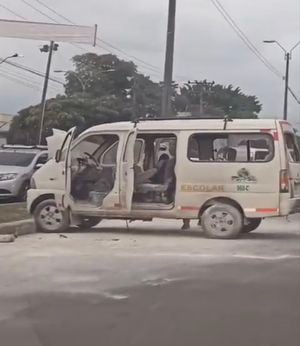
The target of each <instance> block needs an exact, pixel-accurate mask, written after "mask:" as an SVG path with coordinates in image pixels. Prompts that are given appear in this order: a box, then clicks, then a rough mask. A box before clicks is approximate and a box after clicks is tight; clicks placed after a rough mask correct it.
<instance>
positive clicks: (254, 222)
mask: <svg viewBox="0 0 300 346" xmlns="http://www.w3.org/2000/svg"><path fill="white" fill-rule="evenodd" d="M261 222H262V219H261V218H253V219H247V224H246V225H244V226H243V229H242V232H243V233H249V232H252V231H254V230H255V229H257V228H258V227H259V225H260V224H261Z"/></svg>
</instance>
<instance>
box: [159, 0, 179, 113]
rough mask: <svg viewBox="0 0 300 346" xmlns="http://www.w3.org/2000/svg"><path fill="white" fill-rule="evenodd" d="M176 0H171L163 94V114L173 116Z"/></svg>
mask: <svg viewBox="0 0 300 346" xmlns="http://www.w3.org/2000/svg"><path fill="white" fill-rule="evenodd" d="M175 21H176V0H169V15H168V32H167V48H166V59H165V73H164V84H163V95H162V107H161V116H162V117H170V116H171V97H172V81H173V62H174V44H175Z"/></svg>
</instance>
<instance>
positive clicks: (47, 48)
mask: <svg viewBox="0 0 300 346" xmlns="http://www.w3.org/2000/svg"><path fill="white" fill-rule="evenodd" d="M57 47H58V45H57V44H55V43H54V41H50V46H47V45H45V46H43V48H42V49H40V51H41V52H46V53H48V61H47V67H46V75H45V80H44V87H43V93H42V101H41V105H42V114H41V122H40V129H39V139H38V144H39V145H41V144H42V139H43V130H44V120H45V111H46V99H47V90H48V82H49V75H50V67H51V61H52V55H53V50H54V49H55V50H57Z"/></svg>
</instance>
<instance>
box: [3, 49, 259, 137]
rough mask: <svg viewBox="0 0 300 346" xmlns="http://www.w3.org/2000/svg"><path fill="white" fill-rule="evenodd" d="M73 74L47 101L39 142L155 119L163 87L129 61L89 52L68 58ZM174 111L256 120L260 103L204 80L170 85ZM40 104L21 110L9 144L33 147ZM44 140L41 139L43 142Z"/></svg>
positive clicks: (237, 91) (158, 112)
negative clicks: (72, 131)
mask: <svg viewBox="0 0 300 346" xmlns="http://www.w3.org/2000/svg"><path fill="white" fill-rule="evenodd" d="M72 61H73V64H74V71H68V72H67V73H66V74H65V77H66V84H65V95H57V96H56V97H55V98H52V99H49V100H47V103H46V112H45V122H44V130H43V139H44V138H45V137H46V136H48V135H50V134H51V133H52V129H53V128H59V129H63V130H68V129H69V128H71V127H73V126H77V127H78V128H79V130H80V131H82V130H84V129H86V128H88V127H91V126H93V125H97V124H102V123H106V122H115V121H126V120H127V121H128V120H132V119H134V118H136V117H145V116H146V115H147V116H159V115H160V109H161V95H162V86H161V85H160V84H159V83H157V82H154V81H152V80H151V79H150V78H149V77H148V76H145V75H143V74H142V73H140V72H138V71H137V66H136V65H135V64H134V63H133V62H130V61H129V62H128V61H124V60H121V59H119V58H117V57H116V56H115V55H112V54H105V55H97V54H94V53H87V54H83V55H76V56H74V57H73V59H72ZM173 109H174V113H175V114H176V113H177V112H184V111H191V112H192V113H195V110H196V114H197V112H198V114H197V115H199V113H200V114H201V116H205V117H224V115H231V116H232V117H236V118H238V117H241V118H256V117H257V114H258V113H259V112H260V110H261V104H260V103H259V101H258V100H257V98H256V96H248V95H245V94H244V93H242V92H241V89H240V88H233V86H232V85H229V86H222V85H220V84H215V83H214V82H208V81H207V80H203V81H195V82H188V83H186V84H185V85H183V86H181V87H179V86H178V85H177V84H176V83H174V84H173ZM40 117H41V105H35V106H30V107H27V108H25V109H22V110H21V111H19V115H18V116H17V117H15V118H14V120H13V122H12V125H11V129H10V132H9V135H8V142H9V143H18V144H35V143H37V139H38V138H37V137H38V132H39V125H40ZM44 142H45V141H44Z"/></svg>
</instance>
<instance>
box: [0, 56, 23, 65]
mask: <svg viewBox="0 0 300 346" xmlns="http://www.w3.org/2000/svg"><path fill="white" fill-rule="evenodd" d="M18 57H21V55H19V54H18V53H16V54H13V55H10V56H7V57H6V58H5V59H3V60H1V61H0V65H1V64H3V63H4V62H5V61H7V60H8V59H12V58H18Z"/></svg>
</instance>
